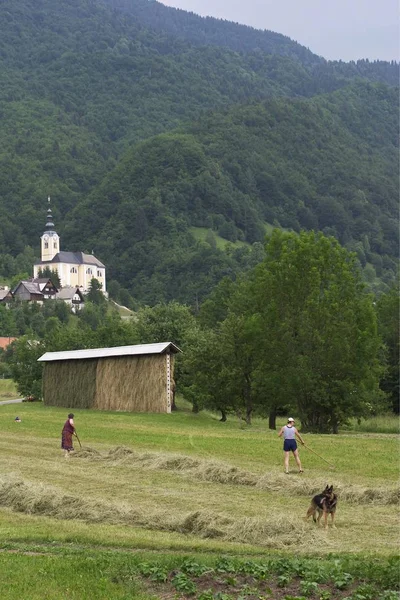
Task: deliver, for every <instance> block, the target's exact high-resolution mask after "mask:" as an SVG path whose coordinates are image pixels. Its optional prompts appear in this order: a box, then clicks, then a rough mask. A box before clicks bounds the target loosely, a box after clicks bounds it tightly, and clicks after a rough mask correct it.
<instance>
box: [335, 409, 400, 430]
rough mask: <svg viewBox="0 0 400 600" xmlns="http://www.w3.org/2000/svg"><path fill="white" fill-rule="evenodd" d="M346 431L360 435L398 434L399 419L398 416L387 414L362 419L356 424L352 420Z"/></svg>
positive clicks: (399, 427) (355, 421) (354, 420)
mask: <svg viewBox="0 0 400 600" xmlns="http://www.w3.org/2000/svg"><path fill="white" fill-rule="evenodd" d="M346 429H347V430H350V431H354V432H360V433H396V434H399V433H400V418H399V415H394V414H393V413H389V414H387V415H378V416H376V417H370V418H369V419H363V420H361V421H360V422H358V421H357V420H356V419H353V420H352V421H351V422H350V425H349V426H348V427H347V428H346Z"/></svg>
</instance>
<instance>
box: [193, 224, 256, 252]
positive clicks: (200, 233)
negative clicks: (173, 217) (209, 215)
mask: <svg viewBox="0 0 400 600" xmlns="http://www.w3.org/2000/svg"><path fill="white" fill-rule="evenodd" d="M189 231H190V233H191V234H192V236H193V237H194V238H195V239H196V240H198V241H201V242H204V241H205V239H206V237H207V234H208V233H209V232H210V231H211V232H212V233H213V235H214V238H215V243H216V245H217V248H218V249H219V250H225V248H226V246H227V245H228V244H230V245H231V246H233V247H234V248H240V247H242V246H249V243H248V242H243V241H241V240H237V241H236V242H230V241H229V240H226V239H225V238H222V237H221V236H219V235H218V234H217V233H216V232H215V231H213V230H212V229H208V228H207V227H190V228H189Z"/></svg>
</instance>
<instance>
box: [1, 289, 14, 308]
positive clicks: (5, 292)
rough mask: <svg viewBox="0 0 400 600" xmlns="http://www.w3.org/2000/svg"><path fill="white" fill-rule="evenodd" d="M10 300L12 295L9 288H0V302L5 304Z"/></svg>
mask: <svg viewBox="0 0 400 600" xmlns="http://www.w3.org/2000/svg"><path fill="white" fill-rule="evenodd" d="M12 301H13V295H12V293H11V290H10V289H9V288H8V287H6V288H3V289H0V304H5V305H6V306H7V305H8V304H9V303H10V302H12Z"/></svg>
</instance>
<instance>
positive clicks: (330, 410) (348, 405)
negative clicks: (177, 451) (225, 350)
mask: <svg viewBox="0 0 400 600" xmlns="http://www.w3.org/2000/svg"><path fill="white" fill-rule="evenodd" d="M248 293H249V314H250V315H251V314H252V313H253V312H255V313H257V314H258V315H259V330H258V336H257V340H258V341H257V347H258V349H259V354H260V365H261V367H262V373H263V379H264V384H265V386H266V387H267V388H269V390H270V394H271V395H272V401H271V406H273V405H274V403H275V404H276V401H277V400H278V403H279V404H282V403H287V402H288V401H289V402H290V403H291V404H293V405H295V406H296V408H297V412H298V414H299V416H300V419H301V422H302V426H303V428H304V429H305V430H308V431H319V432H337V431H338V428H339V426H340V425H342V424H343V423H345V421H346V419H348V418H349V417H351V416H358V417H362V416H364V415H366V414H367V413H368V410H369V407H370V405H371V402H377V401H379V397H380V395H379V386H378V384H379V376H380V372H381V368H380V364H379V361H378V353H379V350H380V347H381V342H380V338H379V336H378V332H377V322H376V316H375V311H374V307H373V302H372V299H371V297H369V296H368V295H367V294H366V293H365V291H364V289H363V284H362V283H361V279H360V274H359V270H358V268H357V263H356V259H355V256H354V255H353V254H351V253H349V252H348V251H346V250H345V249H344V248H342V247H341V246H340V244H339V243H338V242H337V240H335V239H334V238H332V237H326V236H324V235H322V234H316V233H314V232H311V233H306V232H302V233H301V234H300V235H295V234H290V233H283V232H281V231H278V230H275V231H274V232H273V234H272V236H271V237H270V239H269V241H268V243H267V245H266V258H265V260H264V261H263V262H262V263H261V264H260V265H259V266H258V267H256V269H255V270H254V273H253V274H252V279H251V281H250V283H249V286H248Z"/></svg>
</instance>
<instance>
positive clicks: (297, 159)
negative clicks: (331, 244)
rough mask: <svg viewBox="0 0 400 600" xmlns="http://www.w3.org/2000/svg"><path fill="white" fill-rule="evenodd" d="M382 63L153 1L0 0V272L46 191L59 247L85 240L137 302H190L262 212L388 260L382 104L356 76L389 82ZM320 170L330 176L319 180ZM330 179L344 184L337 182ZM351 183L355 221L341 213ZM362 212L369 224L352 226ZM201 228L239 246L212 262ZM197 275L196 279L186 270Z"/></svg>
mask: <svg viewBox="0 0 400 600" xmlns="http://www.w3.org/2000/svg"><path fill="white" fill-rule="evenodd" d="M178 30H179V34H178ZM397 72H398V66H397V65H396V64H391V63H378V62H377V63H369V62H368V61H359V62H358V63H349V64H345V63H341V62H338V63H332V62H327V61H324V60H323V59H320V58H319V57H317V56H316V55H314V54H312V52H310V51H309V50H307V49H306V48H304V47H302V46H301V45H299V44H297V43H295V42H293V41H292V40H290V39H289V38H287V37H285V36H281V35H279V34H275V33H273V32H260V31H257V30H255V29H252V28H249V27H244V26H241V25H237V24H232V23H228V22H225V21H219V20H217V19H201V18H200V17H197V16H196V15H193V14H189V13H186V12H185V11H177V10H175V9H171V8H167V7H165V6H163V5H160V4H159V3H154V2H153V3H150V2H144V1H142V0H124V1H123V0H107V2H102V1H101V0H18V1H15V0H4V1H3V2H1V3H0V117H1V118H0V139H1V146H0V215H1V218H0V276H2V275H3V276H11V275H14V274H15V268H17V267H14V266H13V262H12V257H15V256H16V255H17V254H19V253H21V252H23V250H24V247H26V245H27V244H30V245H31V246H32V247H35V248H36V249H37V251H38V238H39V235H40V234H41V233H42V230H43V224H44V211H45V207H44V202H45V198H46V197H47V195H48V194H50V195H51V196H52V197H53V200H54V205H53V207H54V214H55V219H56V224H57V229H58V232H59V233H60V235H61V237H62V245H63V247H64V248H68V249H74V248H75V247H79V248H81V249H82V250H86V251H91V250H92V249H95V250H96V252H97V253H98V254H99V256H101V258H102V259H103V260H104V261H106V262H107V261H108V262H110V265H111V275H112V276H113V277H116V278H118V279H121V283H122V284H123V285H126V286H128V287H129V288H130V290H131V291H132V292H133V294H134V296H136V297H138V298H139V299H141V300H143V299H145V300H147V301H154V300H157V299H162V298H172V297H175V295H176V297H179V299H181V300H188V301H193V298H194V297H201V296H202V295H204V293H206V292H207V291H208V290H209V289H210V286H211V285H212V283H213V282H215V281H217V280H219V279H220V278H221V276H222V275H224V274H230V273H232V272H233V271H238V270H240V269H242V268H245V267H247V266H249V264H252V263H253V262H254V261H255V260H256V259H257V256H258V257H259V254H258V253H259V247H258V246H256V248H255V250H254V252H252V251H251V250H250V249H249V246H248V245H247V246H246V245H244V243H246V244H247V243H253V242H255V241H257V240H261V239H262V234H263V232H264V231H265V227H266V225H265V223H266V222H268V223H273V222H274V220H275V221H276V222H279V224H280V225H281V226H287V227H293V228H294V229H298V228H299V227H314V226H316V227H320V228H325V227H334V228H335V229H332V232H334V233H337V235H338V237H339V238H340V239H341V240H342V241H344V242H346V243H348V244H352V243H355V240H358V241H359V240H361V239H362V238H363V236H365V235H368V236H369V238H368V240H370V238H371V240H380V239H381V238H382V240H383V241H382V243H381V244H380V245H379V243H378V242H376V241H373V242H372V244H373V247H372V248H370V249H369V250H368V248H367V249H366V252H371V257H372V258H374V257H375V262H377V263H379V259H378V258H376V256H378V254H382V255H385V256H386V258H385V259H384V260H385V261H387V264H386V263H385V265H383V264H376V265H375V263H374V265H375V267H376V268H377V269H379V268H380V269H381V271H382V273H383V271H384V270H385V269H386V270H387V269H391V268H392V267H393V265H392V263H391V262H390V261H391V260H392V259H391V258H390V256H392V255H393V249H392V247H390V248H388V247H387V246H385V244H386V243H387V240H388V239H389V238H390V236H391V235H392V233H391V228H392V221H390V224H388V223H386V221H385V223H386V224H385V225H383V224H382V223H381V221H380V220H379V219H381V218H382V219H383V217H387V218H388V219H389V220H390V219H393V201H392V199H393V186H394V185H395V184H393V179H392V176H393V174H394V173H395V172H396V166H395V164H394V162H393V155H392V152H393V139H392V138H393V134H394V132H395V127H396V125H395V123H394V122H395V117H394V116H393V115H394V113H395V112H396V109H395V108H394V107H395V105H396V100H397V97H396V94H395V93H392V92H391V91H390V89H389V88H388V87H386V86H383V87H380V86H379V85H378V86H376V87H375V86H369V85H366V84H365V83H364V84H362V83H361V80H364V82H365V81H370V82H371V81H372V82H377V81H378V82H379V81H385V82H387V83H389V84H391V83H393V82H396V81H397V79H396V77H397V76H396V74H397ZM355 80H360V83H358V84H357V85H352V84H353V83H354V81H355ZM349 85H352V87H351V88H349V89H347V87H346V86H349ZM339 89H341V90H342V91H341V92H337V93H336V95H335V94H332V95H327V96H324V95H322V96H320V98H317V95H319V94H326V93H327V92H334V91H335V90H339ZM350 90H351V91H350ZM341 94H342V96H341ZM369 95H372V96H371V97H369ZM313 96H316V97H315V100H314V99H310V100H300V99H301V98H311V97H313ZM285 98H286V99H285ZM289 98H290V99H291V100H288V99H289ZM332 98H333V99H332ZM339 98H342V99H343V100H342V105H341V108H340V101H339V100H338V99H339ZM272 99H276V100H274V101H272ZM295 99H297V100H295ZM347 102H349V105H347ZM369 102H371V105H370V106H369V105H368V103H369ZM214 111H215V112H214ZM310 111H311V112H310ZM335 111H336V112H335ZM393 111H394V113H393ZM346 115H347V121H346ZM385 115H386V116H385ZM242 119H244V121H243V123H241V120H242ZM326 119H328V121H327V122H325V121H326ZM365 119H366V122H367V123H368V127H367V130H366V131H365V132H364V131H363V130H364V120H365ZM336 121H337V123H336ZM251 122H256V123H259V131H260V133H259V135H257V129H258V125H257V126H256V127H252V126H251ZM271 123H272V125H271ZM285 123H286V129H285ZM330 123H334V124H335V125H334V127H333V129H335V127H336V125H338V127H339V129H338V130H331V129H330V125H329V124H330ZM357 124H358V125H357ZM357 126H358V130H357ZM168 132H172V133H168ZM261 132H262V133H261ZM274 132H275V134H276V136H275V137H274V135H273V134H274ZM368 132H369V133H368ZM328 133H329V135H328ZM155 134H163V135H161V136H158V137H153V136H154V135H155ZM330 135H331V136H332V137H329V136H330ZM310 136H311V137H310ZM335 136H336V138H335ZM334 138H335V139H337V140H340V142H337V144H338V146H337V144H336V141H334ZM144 140H147V141H144ZM379 140H381V145H380V146H379V144H378V141H379ZM331 142H332V144H333V147H334V149H332V150H330V148H331V146H330V144H331ZM347 143H349V144H350V145H349V146H347ZM304 144H308V145H309V146H308V149H309V150H310V151H309V153H307V152H304V149H305V147H306V146H305V145H304ZM130 147H132V149H131V150H128V148H130ZM339 147H340V150H339V149H338V148H339ZM325 149H326V152H325ZM360 149H361V150H360ZM127 150H128V154H127V155H126V156H124V153H125V152H126V151H127ZM322 150H323V152H322ZM329 152H330V153H331V154H330V156H329V157H328V154H329ZM368 156H369V157H370V163H368V161H367V157H368ZM121 157H122V158H121ZM307 157H308V159H307ZM353 159H354V161H355V162H354V165H355V169H356V171H355V172H353V173H352V175H351V176H350V174H349V173H350V171H349V170H348V165H350V164H352V160H353ZM336 160H337V161H338V163H337V165H336V163H334V161H336ZM271 161H272V162H271ZM274 161H275V162H274ZM345 162H346V165H345V164H344V163H345ZM315 165H317V166H315ZM319 165H322V166H323V168H324V169H327V170H328V172H329V173H331V175H330V176H328V177H327V182H325V185H323V181H321V179H322V180H323V179H324V178H323V177H322V175H321V172H320V170H319ZM346 169H347V170H346ZM335 170H336V171H335ZM107 173H110V175H109V177H108V176H107ZM129 173H130V175H129ZM261 173H263V174H264V175H261ZM332 173H336V174H340V177H342V179H341V181H340V182H336V183H337V186H336V187H335V186H334V185H333V180H334V179H335V175H334V174H332ZM375 175H376V177H375ZM129 177H131V178H136V179H137V181H136V182H135V181H133V182H131V183H132V185H133V187H132V188H130V185H131V183H130V182H129V181H128V180H129ZM262 177H264V179H265V181H264V180H263V181H264V182H263V181H261V180H262ZM118 178H120V179H121V181H120V182H119V181H118ZM356 187H357V189H359V190H361V191H362V192H363V193H364V194H365V197H366V199H365V201H364V200H363V199H362V198H363V197H362V196H360V197H361V200H360V202H361V205H363V206H364V207H365V206H368V207H370V206H372V209H371V210H370V209H368V210H369V211H370V212H368V211H367V212H368V214H366V210H367V209H366V208H364V209H362V210H361V209H360V210H361V212H360V213H357V211H356V210H355V209H354V210H353V208H350V204H349V202H350V201H349V198H353V194H354V193H355V192H354V190H355V188H356ZM276 190H277V191H276ZM337 194H338V195H337ZM330 198H333V199H334V200H333V204H332V206H334V207H335V206H336V205H338V206H340V207H342V208H343V211H344V213H345V216H344V217H343V218H344V220H345V221H346V224H345V225H344V224H343V223H342V224H340V218H339V217H338V213H339V212H340V209H335V208H333V209H332V211H333V213H334V214H333V217H334V219H333V221H329V216H328V215H327V212H326V210H327V209H326V210H325V212H324V210H322V209H321V206H322V205H323V202H325V204H326V205H329V204H330ZM122 199H124V200H123V201H122ZM320 200H321V201H320ZM296 203H297V204H296ZM299 203H300V204H301V203H303V204H304V207H303V206H298V204H299ZM335 203H336V204H335ZM363 203H364V204H363ZM127 206H128V208H127ZM74 209H75V212H73V213H72V211H73V210H74ZM321 210H322V213H323V215H324V216H323V215H321V214H320V212H321ZM124 211H127V212H124ZM132 211H133V213H132ZM135 211H137V214H136V212H135ZM89 213H90V219H88V214H89ZM132 215H133V216H135V218H134V220H133V222H132V223H131V224H127V223H125V219H126V218H127V216H128V217H129V218H131V217H132ZM356 219H358V221H357V225H355V224H354V223H353V222H352V221H353V220H354V221H355V220H356ZM374 220H375V222H376V225H375V226H376V231H375V234H374V235H372V234H370V233H368V232H369V229H368V226H369V225H368V226H367V225H366V224H365V222H367V223H369V224H370V223H372V222H374ZM364 221H365V222H364ZM199 226H201V227H204V228H206V229H210V230H213V231H214V232H215V234H216V233H219V234H220V235H221V236H222V237H224V238H225V239H229V240H232V241H234V240H236V239H238V240H239V241H242V245H241V246H238V247H235V248H234V249H232V248H231V250H230V254H229V255H228V254H227V253H226V252H222V251H221V250H219V249H217V248H215V247H214V246H215V245H216V243H217V242H218V239H217V240H216V241H215V240H214V241H213V237H212V236H213V234H211V233H210V231H209V232H208V234H207V235H208V242H209V243H207V244H204V243H197V246H196V242H195V240H194V238H193V235H192V234H194V235H197V234H198V233H199V232H198V231H197V234H196V232H193V230H191V228H192V227H199ZM131 229H132V231H133V232H131ZM135 231H136V233H135ZM387 231H390V233H389V238H388V236H387ZM143 232H146V233H147V236H146V239H144V237H145V236H144V233H143ZM126 233H128V237H129V239H128V241H126V239H125V235H126ZM202 233H205V230H202ZM100 235H106V236H107V239H106V240H105V239H102V238H101V237H99V236H100ZM205 235H206V234H205ZM374 236H375V237H374ZM364 242H365V244H366V245H367V241H366V240H364ZM369 243H371V242H370V241H369ZM165 244H167V245H168V248H169V249H170V252H168V253H166V252H165V249H166V247H165ZM102 252H104V256H103V255H102V254H101V253H102ZM116 252H121V256H123V260H121V261H120V264H119V263H118V264H117V262H118V260H117V255H116V254H115V253H116ZM359 253H360V256H361V258H362V252H361V249H359ZM371 257H370V258H371ZM388 257H389V258H388ZM25 258H26V260H27V261H29V260H31V258H32V251H26V252H25ZM164 260H165V261H167V262H164ZM365 260H367V257H366V258H365ZM368 260H369V259H368ZM168 261H170V262H168ZM388 261H389V262H388ZM131 262H132V264H131ZM17 264H25V263H24V260H22V261H19V262H18V261H17ZM122 265H123V266H122ZM132 265H133V266H132ZM202 269H203V271H204V277H203V281H202V283H201V285H200V283H199V281H194V279H193V274H195V273H197V272H198V271H199V270H200V271H201V270H202ZM156 273H158V275H157V274H156ZM161 273H162V276H161V275H160V274H161ZM179 278H180V280H181V282H180V283H179V282H178V279H179ZM188 279H190V283H191V286H192V289H190V290H189V288H190V286H188V285H187V283H188ZM171 282H174V283H171Z"/></svg>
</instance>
